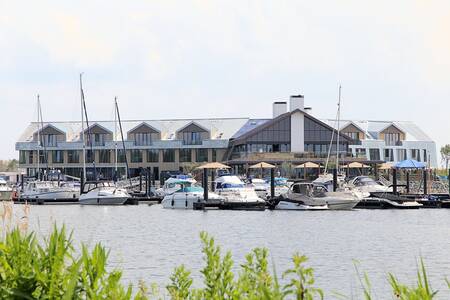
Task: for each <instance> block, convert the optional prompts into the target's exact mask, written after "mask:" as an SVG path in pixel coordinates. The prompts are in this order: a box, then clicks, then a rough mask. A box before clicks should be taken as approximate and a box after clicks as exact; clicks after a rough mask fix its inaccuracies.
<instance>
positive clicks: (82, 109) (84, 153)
mask: <svg viewBox="0 0 450 300" xmlns="http://www.w3.org/2000/svg"><path fill="white" fill-rule="evenodd" d="M82 77H83V73H80V95H81V99H80V103H81V136H80V138H81V140H82V141H83V178H84V180H85V181H86V143H85V140H84V105H83V102H84V93H83V82H82ZM81 184H83V182H82V183H81Z"/></svg>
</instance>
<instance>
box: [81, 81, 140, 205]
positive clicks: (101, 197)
mask: <svg viewBox="0 0 450 300" xmlns="http://www.w3.org/2000/svg"><path fill="white" fill-rule="evenodd" d="M80 90H81V115H82V123H83V119H84V117H86V126H87V130H88V135H89V141H90V143H89V144H90V148H91V149H90V150H91V153H93V148H92V138H91V130H90V127H89V120H88V115H87V111H86V102H85V99H84V91H83V84H82V74H80ZM114 102H115V113H116V116H117V117H118V118H119V124H120V128H121V132H122V124H121V123H120V115H119V110H118V105H117V99H115V101H114ZM81 134H82V139H83V153H85V152H86V150H85V147H86V143H85V134H84V127H83V126H82V133H81ZM122 140H123V133H122ZM85 158H86V156H84V158H83V161H85ZM92 165H93V168H94V177H95V178H94V180H93V181H86V182H82V183H81V185H82V191H81V194H80V198H79V203H80V204H82V205H122V204H125V202H126V201H127V200H128V199H129V198H131V196H130V195H129V194H128V192H127V191H126V190H125V189H122V188H118V187H117V186H116V184H115V182H113V181H103V180H102V181H100V180H97V172H96V167H95V158H94V157H93V155H92ZM127 170H128V168H127ZM83 174H86V163H85V162H84V163H83ZM84 178H86V177H85V175H84Z"/></svg>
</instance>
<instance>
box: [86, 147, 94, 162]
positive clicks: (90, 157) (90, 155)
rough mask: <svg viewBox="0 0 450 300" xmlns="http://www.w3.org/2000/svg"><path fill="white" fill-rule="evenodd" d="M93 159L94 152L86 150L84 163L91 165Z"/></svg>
mask: <svg viewBox="0 0 450 300" xmlns="http://www.w3.org/2000/svg"><path fill="white" fill-rule="evenodd" d="M94 159H95V157H94V152H93V151H91V150H86V163H92V162H93V161H94Z"/></svg>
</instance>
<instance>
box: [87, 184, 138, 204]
mask: <svg viewBox="0 0 450 300" xmlns="http://www.w3.org/2000/svg"><path fill="white" fill-rule="evenodd" d="M129 198H131V196H130V195H129V194H128V192H127V191H126V190H125V189H122V188H117V187H116V185H115V184H114V182H109V181H92V182H89V181H88V182H86V183H85V184H84V186H83V192H82V193H81V195H80V198H79V203H80V204H83V205H121V204H125V202H126V201H127V200H128V199H129Z"/></svg>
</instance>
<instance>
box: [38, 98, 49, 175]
mask: <svg viewBox="0 0 450 300" xmlns="http://www.w3.org/2000/svg"><path fill="white" fill-rule="evenodd" d="M38 110H39V117H40V118H41V123H40V124H41V129H40V130H44V118H43V117H42V106H41V101H39V104H38ZM43 138H44V139H43V143H42V144H43V146H44V163H45V166H46V167H45V170H46V172H47V177H48V174H49V166H48V151H47V145H46V142H45V135H43Z"/></svg>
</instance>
